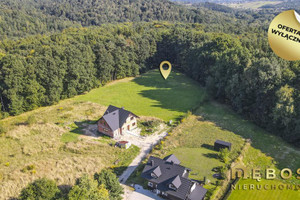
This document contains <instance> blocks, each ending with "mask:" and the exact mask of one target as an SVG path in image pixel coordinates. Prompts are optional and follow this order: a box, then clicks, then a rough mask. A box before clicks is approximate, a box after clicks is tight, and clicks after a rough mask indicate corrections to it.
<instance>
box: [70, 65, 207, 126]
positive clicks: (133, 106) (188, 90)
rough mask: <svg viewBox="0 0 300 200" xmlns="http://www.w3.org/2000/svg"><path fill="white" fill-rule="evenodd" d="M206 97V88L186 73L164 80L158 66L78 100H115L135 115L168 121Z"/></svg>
mask: <svg viewBox="0 0 300 200" xmlns="http://www.w3.org/2000/svg"><path fill="white" fill-rule="evenodd" d="M204 97H205V92H204V89H203V88H201V87H200V86H199V84H198V83H197V82H195V81H193V80H192V79H190V78H188V77H186V76H185V75H183V74H181V73H178V72H171V74H170V76H169V77H168V79H167V80H165V79H163V78H162V76H161V74H160V73H159V72H158V70H155V71H150V72H148V73H146V74H143V75H142V76H140V77H137V78H135V79H124V80H123V81H119V82H118V81H117V82H116V83H113V84H108V85H106V86H104V87H100V88H97V89H94V90H92V91H91V92H89V93H88V94H85V95H81V96H78V97H76V98H75V100H76V101H91V102H94V103H98V104H101V105H104V106H108V105H110V104H112V105H115V106H118V107H125V109H127V110H130V111H132V112H133V113H135V114H136V115H140V116H153V117H157V118H160V119H162V120H164V121H169V120H171V119H176V118H179V117H180V116H182V115H184V114H185V113H186V112H187V111H188V110H191V109H193V108H195V107H197V106H198V105H199V104H200V103H201V102H202V100H203V98H204Z"/></svg>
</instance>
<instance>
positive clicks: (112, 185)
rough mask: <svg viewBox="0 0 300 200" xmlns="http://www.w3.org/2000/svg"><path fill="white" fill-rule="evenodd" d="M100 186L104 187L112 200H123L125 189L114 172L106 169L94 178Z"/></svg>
mask: <svg viewBox="0 0 300 200" xmlns="http://www.w3.org/2000/svg"><path fill="white" fill-rule="evenodd" d="M94 178H95V180H97V181H98V184H99V185H103V186H104V187H105V188H106V189H107V190H108V191H109V197H110V200H122V196H121V195H122V194H123V193H124V192H123V188H122V186H121V185H120V183H119V180H118V178H117V176H116V174H114V173H113V172H112V171H110V170H107V169H104V170H102V171H101V172H100V173H96V174H95V176H94Z"/></svg>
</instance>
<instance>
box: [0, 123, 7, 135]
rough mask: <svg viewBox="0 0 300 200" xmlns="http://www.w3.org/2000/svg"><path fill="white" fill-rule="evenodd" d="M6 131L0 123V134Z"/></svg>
mask: <svg viewBox="0 0 300 200" xmlns="http://www.w3.org/2000/svg"><path fill="white" fill-rule="evenodd" d="M6 132H7V130H6V128H5V126H4V125H3V124H0V135H3V134H5V133H6Z"/></svg>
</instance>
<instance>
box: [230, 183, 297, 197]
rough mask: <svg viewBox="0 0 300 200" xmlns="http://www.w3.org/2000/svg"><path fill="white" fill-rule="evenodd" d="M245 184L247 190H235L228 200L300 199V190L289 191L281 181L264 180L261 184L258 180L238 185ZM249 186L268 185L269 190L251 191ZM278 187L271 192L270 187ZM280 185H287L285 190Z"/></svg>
mask: <svg viewBox="0 0 300 200" xmlns="http://www.w3.org/2000/svg"><path fill="white" fill-rule="evenodd" d="M243 184H246V185H247V186H248V189H247V190H243V189H240V190H235V191H234V192H233V193H232V194H231V195H230V197H229V198H228V200H240V199H243V200H265V199H272V200H294V199H300V192H299V190H298V191H296V190H288V189H286V185H285V184H283V183H282V182H280V181H276V180H262V181H260V182H257V181H256V180H240V181H239V182H238V183H237V187H238V185H241V187H242V186H243ZM249 184H254V185H255V187H256V185H268V190H265V189H261V190H257V189H254V190H250V189H249ZM271 185H272V186H274V185H276V190H271V189H270V187H271ZM279 185H285V187H284V189H283V190H280V189H278V186H279Z"/></svg>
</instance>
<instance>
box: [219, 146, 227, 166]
mask: <svg viewBox="0 0 300 200" xmlns="http://www.w3.org/2000/svg"><path fill="white" fill-rule="evenodd" d="M219 158H220V160H221V161H222V162H224V163H225V164H227V163H228V162H229V150H228V149H227V148H222V149H221V150H220V152H219Z"/></svg>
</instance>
